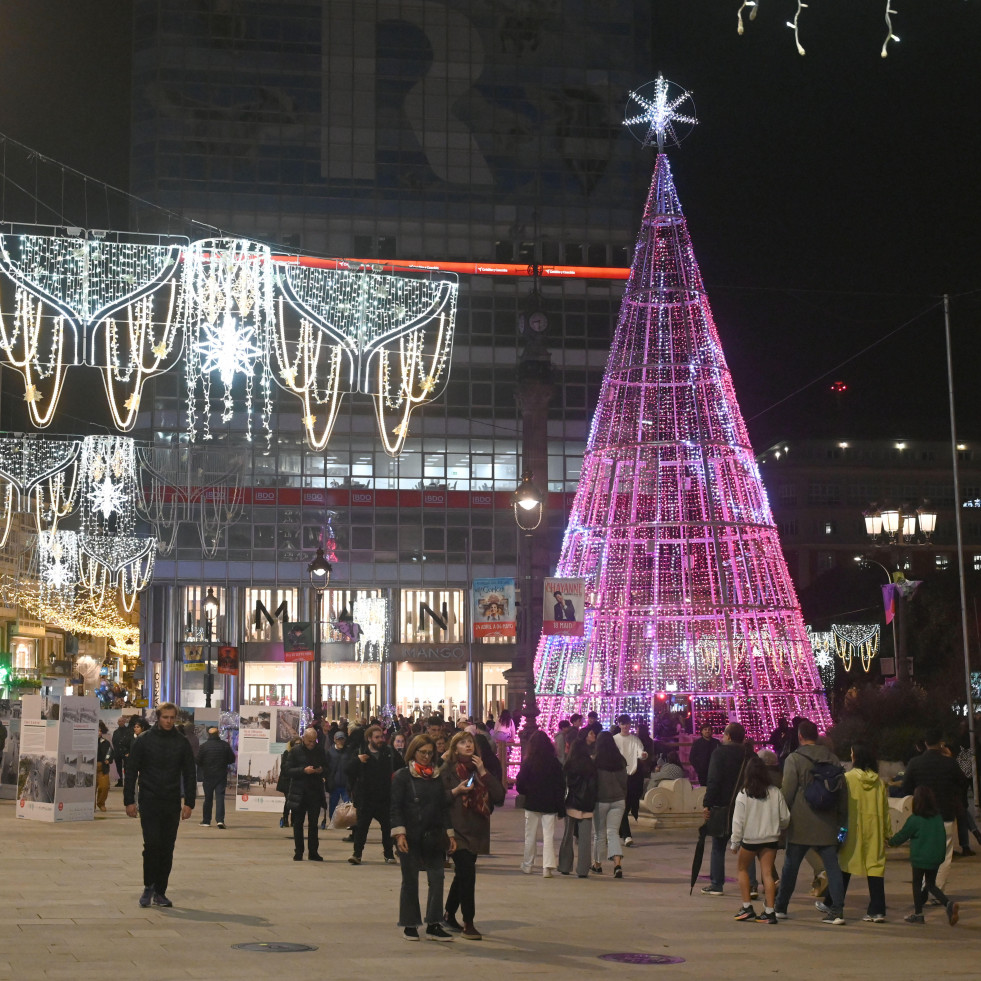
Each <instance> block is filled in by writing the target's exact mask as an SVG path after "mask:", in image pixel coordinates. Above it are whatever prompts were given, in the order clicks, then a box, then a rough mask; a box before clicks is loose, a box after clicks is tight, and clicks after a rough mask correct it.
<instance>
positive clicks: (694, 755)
mask: <svg viewBox="0 0 981 981" xmlns="http://www.w3.org/2000/svg"><path fill="white" fill-rule="evenodd" d="M721 745H722V743H720V742H719V740H718V739H716V738H715V736H713V735H712V727H711V726H710V725H704V726H702V734H701V737H700V738H698V739H696V740H695V741H694V742H693V743H692V744H691V752H690V753H689V754H688V762H689V763H691V765H692V768H693V769H694V770H695V773H696V774H697V776H698V782H699V784H701V786H703V787H706V786H708V773H709V760H711V759H712V754H713V753H714V752H715V751H716V750H717V749H718V748H719V747H720V746H721Z"/></svg>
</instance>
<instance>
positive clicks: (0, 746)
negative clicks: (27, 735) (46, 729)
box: [0, 698, 21, 800]
mask: <svg viewBox="0 0 981 981" xmlns="http://www.w3.org/2000/svg"><path fill="white" fill-rule="evenodd" d="M20 713H21V703H20V701H19V700H16V699H14V700H11V699H8V698H5V699H2V700H0V724H2V726H3V729H6V734H3V732H2V730H0V800H14V798H16V796H17V761H18V759H19V758H20Z"/></svg>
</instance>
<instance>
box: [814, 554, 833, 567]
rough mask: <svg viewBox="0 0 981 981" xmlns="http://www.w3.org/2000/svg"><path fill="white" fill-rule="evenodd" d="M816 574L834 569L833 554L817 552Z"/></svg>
mask: <svg viewBox="0 0 981 981" xmlns="http://www.w3.org/2000/svg"><path fill="white" fill-rule="evenodd" d="M817 566H818V572H827V571H828V570H829V569H833V568H834V567H835V553H834V552H818V554H817Z"/></svg>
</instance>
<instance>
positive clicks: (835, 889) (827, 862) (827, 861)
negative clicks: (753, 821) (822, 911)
mask: <svg viewBox="0 0 981 981" xmlns="http://www.w3.org/2000/svg"><path fill="white" fill-rule="evenodd" d="M809 848H813V849H814V850H815V851H816V852H817V853H818V855H820V856H821V860H822V861H823V862H824V871H825V873H826V874H827V876H828V895H829V896H830V898H831V904H830V905H831V908H832V910H834V912H836V913H838V914H840V913H841V912H842V910H843V909H844V906H845V884H844V882H843V880H842V878H841V866H840V865H839V864H838V846H837V845H798V844H797V843H796V842H794V843H791V842H787V850H786V855H785V857H784V860H783V871H782V872H781V873H780V888H779V890H778V891H777V912H779V913H786V912H787V905H788V904H789V903H790V897H791V896H792V895H793V894H794V887H795V886H796V885H797V872H798V870H799V869H800V863H801V862H803V861H804V856H805V855H806V854H807V850H808V849H809Z"/></svg>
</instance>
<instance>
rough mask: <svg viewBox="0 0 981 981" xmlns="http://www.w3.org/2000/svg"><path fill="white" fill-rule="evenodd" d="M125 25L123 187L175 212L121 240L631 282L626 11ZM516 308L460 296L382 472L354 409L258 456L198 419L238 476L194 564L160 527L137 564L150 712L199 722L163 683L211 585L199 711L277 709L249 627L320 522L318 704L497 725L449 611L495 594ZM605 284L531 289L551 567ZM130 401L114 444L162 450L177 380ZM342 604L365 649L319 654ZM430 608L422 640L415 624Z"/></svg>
mask: <svg viewBox="0 0 981 981" xmlns="http://www.w3.org/2000/svg"><path fill="white" fill-rule="evenodd" d="M135 11H136V14H135V31H134V42H133V43H134V62H133V65H134V67H133V107H134V108H133V125H132V158H131V183H132V190H133V192H134V193H135V194H136V195H138V196H139V197H141V198H144V199H145V200H147V201H149V202H152V203H153V204H154V205H155V206H157V207H162V208H165V209H168V210H169V211H170V212H171V213H172V216H173V217H172V218H169V219H168V218H166V217H164V218H162V217H161V212H160V211H158V210H155V209H150V208H136V209H135V213H134V215H133V225H134V227H139V228H147V227H151V228H152V229H153V230H154V231H172V232H180V233H183V234H188V235H190V236H191V237H192V238H206V237H211V236H213V235H214V234H215V232H214V229H215V228H218V229H223V230H226V232H225V234H228V235H235V236H241V237H246V238H251V239H258V240H263V241H267V242H269V243H270V244H272V245H273V247H274V251H280V252H283V253H304V254H311V255H320V256H329V257H349V258H356V259H365V260H373V261H375V262H377V263H384V262H385V261H387V260H388V261H390V260H397V259H401V260H450V261H495V262H505V261H506V262H519V263H527V264H528V265H529V266H530V265H532V264H534V263H540V264H556V263H557V264H569V265H594V266H605V265H613V266H626V265H629V257H630V253H631V251H632V246H633V241H634V238H635V235H636V229H637V223H638V218H639V213H640V207H641V204H642V201H643V195H644V192H645V189H646V185H647V182H648V179H649V167H650V163H651V160H650V156H649V154H647V153H646V152H644V151H641V149H640V148H639V147H638V146H637V145H636V144H635V143H633V141H632V140H631V138H630V137H629V135H628V134H626V133H625V132H623V130H622V127H621V125H620V121H621V119H622V114H623V105H624V103H625V100H626V93H627V91H628V90H629V89H630V88H631V87H633V86H636V85H638V84H640V83H642V82H644V81H646V80H647V77H648V75H649V73H650V68H649V31H650V25H649V11H648V10H647V9H646V5H642V4H636V3H632V2H619V0H611V2H607V3H602V4H597V3H589V2H585V0H583V2H547V0H542V2H536V3H509V2H503V0H467V2H463V0H452V2H442V0H404V2H397V0H367V2H358V3H354V2H348V0H330V2H327V0H296V2H287V0H276V2H268V0H267V2H249V0H235V2H232V0H207V2H204V0H203V2H200V3H195V4H186V3H181V2H178V0H137V2H136V4H135ZM178 216H182V217H178ZM187 219H194V220H195V221H197V222H200V223H202V224H201V225H198V226H192V225H190V224H189V223H188V221H187ZM209 226H210V227H209ZM531 289H532V280H531V279H528V278H524V279H514V278H503V277H492V276H470V277H462V279H461V283H460V299H459V307H458V314H457V326H456V337H455V341H454V346H453V355H452V362H451V367H450V373H449V381H448V384H447V387H446V389H445V392H443V394H442V395H440V397H439V398H438V399H436V400H435V401H434V402H432V403H430V404H429V405H427V406H425V407H424V408H422V409H421V410H420V411H418V412H417V413H416V414H415V415H414V416H413V418H412V423H411V435H410V437H409V439H408V442H407V444H406V448H405V450H404V451H403V453H402V454H401V456H399V457H398V458H392V457H390V456H388V455H387V454H386V453H385V452H384V450H383V447H382V445H381V442H380V440H379V437H378V434H377V430H376V423H375V419H374V415H373V412H372V406H371V403H370V401H369V400H368V399H366V398H364V397H361V396H358V395H354V396H348V397H347V398H346V400H345V402H344V405H343V407H342V409H341V413H340V416H339V418H338V421H337V424H336V426H335V429H334V432H333V435H332V436H331V438H330V441H329V442H328V444H327V446H326V448H325V449H324V450H323V451H322V452H313V451H311V450H309V449H308V448H307V446H306V443H305V440H304V437H303V433H302V426H301V419H300V414H299V411H298V410H297V409H296V408H295V403H293V402H287V401H286V400H285V399H281V400H280V401H279V402H278V403H277V406H276V408H277V412H276V414H275V417H274V420H273V428H274V433H275V436H274V439H273V442H272V445H271V446H269V447H267V446H266V445H265V443H264V441H261V442H256V443H252V442H249V441H248V440H246V439H245V438H244V437H245V428H244V427H245V422H244V420H242V419H239V418H238V417H236V418H233V420H232V421H231V422H230V423H229V424H227V425H218V424H214V425H213V426H212V432H213V433H214V443H215V445H217V446H220V447H223V448H224V449H226V450H227V451H228V452H229V453H231V454H233V455H237V456H238V458H239V461H240V465H241V472H242V485H243V487H244V488H245V490H246V494H247V504H246V507H245V508H244V510H243V512H242V514H241V516H240V517H239V519H238V520H237V521H235V522H234V523H233V524H232V525H231V526H230V527H228V528H227V529H225V530H224V531H223V532H222V534H221V536H220V540H219V541H217V542H216V543H214V549H213V553H214V554H213V556H211V555H209V556H208V557H204V556H203V555H202V548H201V544H200V541H199V539H198V537H197V533H196V531H195V529H193V528H191V527H185V528H182V529H181V530H180V532H179V534H178V536H177V540H176V543H175V546H174V548H173V550H172V551H171V552H170V553H169V554H166V555H161V556H160V557H159V558H158V563H157V568H156V573H155V577H154V584H153V586H152V587H151V591H150V594H149V595H148V596H147V597H146V601H145V603H144V606H145V608H146V612H145V624H146V631H145V632H146V636H147V638H148V640H149V654H150V656H151V658H155V659H156V661H155V663H156V664H157V665H158V666H157V667H156V668H155V669H154V670H155V677H156V676H159V678H160V684H161V685H163V687H164V689H166V691H167V692H171V693H175V694H176V693H177V692H178V690H179V691H180V695H181V698H182V699H183V700H184V701H185V702H187V703H189V704H195V703H197V704H202V701H201V699H202V698H203V693H202V691H201V690H200V685H201V681H200V676H199V675H194V674H193V673H191V672H181V671H177V672H176V674H174V673H173V671H174V669H173V667H172V665H173V664H174V663H175V659H176V657H177V654H178V652H179V649H180V646H181V645H182V644H184V643H189V642H194V641H195V640H200V630H201V609H200V597H201V595H202V592H201V591H202V590H203V589H205V588H207V587H208V586H209V585H210V586H212V587H214V588H215V589H216V590H217V589H220V590H222V597H223V599H222V608H221V609H222V612H221V614H220V617H219V622H217V623H216V624H215V633H214V636H215V638H216V640H221V641H222V642H227V643H230V644H235V645H237V646H239V648H240V651H241V653H242V662H243V663H242V673H241V675H240V677H239V681H238V684H237V686H235V685H230V684H226V686H225V689H224V690H223V691H221V692H218V693H216V697H218V698H219V700H221V699H224V700H225V702H227V703H228V704H225V705H224V707H227V708H234V705H233V704H231V703H232V702H234V701H235V700H236V699H240V700H249V701H263V700H265V701H268V702H270V703H274V702H276V701H278V700H282V699H287V700H296V698H297V696H298V694H299V692H298V686H299V684H300V679H299V677H298V674H297V670H296V668H295V666H294V665H292V664H287V663H286V662H285V661H284V660H283V653H282V643H281V640H282V638H281V636H280V635H278V634H277V633H276V631H277V629H278V628H277V627H276V626H275V625H269V624H268V623H266V622H265V620H264V619H263V621H262V624H261V625H260V626H258V627H257V626H256V616H255V614H256V600H257V599H260V600H261V602H262V605H263V607H264V608H265V609H266V610H268V611H269V612H273V611H274V610H275V609H276V608H277V607H278V606H279V603H280V601H281V598H285V599H286V600H287V606H288V608H289V613H290V616H291V618H295V619H303V618H304V617H306V618H309V617H313V616H315V612H314V603H315V597H314V595H313V593H312V591H311V589H310V587H309V582H308V578H307V574H306V565H307V563H308V562H309V561H310V560H311V558H312V557H313V554H314V552H315V550H316V548H317V546H318V545H319V544H321V543H322V542H323V541H324V540H325V537H327V534H328V532H327V529H328V527H329V528H330V530H331V531H332V532H333V538H334V540H335V541H336V555H337V559H338V561H337V563H335V564H334V565H333V567H332V578H331V584H330V590H328V594H326V595H325V597H324V611H323V630H324V635H323V636H324V638H325V639H326V640H328V641H334V640H336V643H334V642H331V643H326V644H325V645H324V650H325V655H324V662H325V663H324V668H323V675H322V678H321V683H322V685H323V686H324V688H323V692H322V694H323V697H324V699H325V700H326V702H328V703H329V705H330V710H331V711H337V712H340V713H341V714H348V713H356V711H360V710H361V709H363V708H365V707H369V708H371V709H374V708H375V707H377V706H379V705H383V704H394V705H396V706H397V707H399V708H402V709H403V710H406V709H407V710H409V711H411V710H413V709H414V708H416V707H417V708H418V709H419V710H420V711H425V707H426V706H427V705H431V706H432V707H438V706H439V705H440V703H442V706H443V708H444V710H445V711H447V712H453V713H455V712H456V711H458V710H460V709H461V708H462V707H465V708H467V709H468V710H469V711H473V710H474V709H476V708H478V707H480V708H483V707H486V708H488V709H492V710H497V709H499V708H500V707H501V705H502V704H503V690H504V687H505V685H506V682H505V680H504V678H503V671H504V670H505V668H507V667H508V666H509V664H510V660H511V657H512V655H513V645H509V644H477V643H470V642H469V631H470V625H469V610H468V603H467V602H466V601H465V597H466V595H467V592H466V590H467V583H468V582H469V581H470V580H471V579H472V578H481V577H497V576H513V575H514V574H515V564H516V559H517V549H518V531H517V528H516V526H515V522H514V517H513V514H512V512H511V509H510V506H509V495H510V492H511V491H512V490H513V489H514V487H515V485H516V483H517V481H518V478H519V476H520V473H521V468H522V447H521V438H520V432H521V426H520V414H519V410H518V407H517V405H516V401H515V395H516V371H517V366H518V363H519V360H520V356H521V350H522V343H521V337H520V334H519V331H518V322H519V317H520V316H521V314H522V311H523V310H524V309H525V308H526V306H527V303H528V297H529V293H530V292H531ZM620 292H621V290H620V286H619V284H618V283H616V282H612V283H611V282H609V281H603V280H588V279H574V280H561V281H557V280H555V279H548V280H543V281H542V282H541V285H540V295H541V307H542V309H543V310H544V311H545V312H546V314H547V316H548V322H549V326H548V330H547V332H546V334H545V341H546V343H547V345H548V348H549V350H550V352H551V359H552V365H553V372H554V381H555V389H554V395H553V397H552V400H551V404H550V406H549V409H548V420H547V444H548V445H547V458H548V474H547V485H548V491H549V502H548V504H549V506H548V508H547V511H546V522H547V526H548V527H547V533H546V536H547V541H548V548H549V554H550V556H552V557H553V558H552V560H551V563H552V564H553V565H554V557H557V555H558V550H559V545H560V541H561V534H562V531H563V529H564V527H565V522H566V516H567V513H568V505H569V503H570V502H571V495H572V493H573V492H574V490H575V487H576V483H577V480H578V476H579V468H580V463H581V458H582V453H583V449H584V446H585V440H586V433H587V428H588V424H589V418H590V413H591V411H592V408H593V407H594V405H595V402H596V398H597V395H598V388H599V383H600V380H601V376H602V371H603V367H604V365H605V363H606V356H607V352H608V348H609V341H610V336H611V331H612V328H613V325H614V324H615V320H616V314H617V310H618V307H619V301H620ZM147 395H148V396H149V397H148V398H146V399H145V400H144V402H143V405H144V411H143V414H142V415H141V417H140V423H139V431H138V433H137V435H139V436H141V437H142V438H144V439H152V440H153V442H154V443H155V444H156V445H158V446H166V445H170V446H174V445H178V444H180V443H181V442H182V441H184V440H187V438H188V437H187V435H186V434H187V425H186V419H185V415H184V396H185V386H184V380H183V378H182V377H181V376H180V375H179V374H171V375H163V376H160V377H157V378H155V379H152V380H151V381H150V382H149V383H148V386H147ZM536 476H537V478H538V479H539V481H540V482H541V483H542V484H543V485H544V483H545V480H544V475H536ZM335 594H336V595H335ZM357 596H361V597H362V602H366V601H367V600H368V599H369V598H372V599H379V600H381V599H384V600H385V603H384V607H385V641H384V643H383V644H382V645H381V646H380V647H377V649H375V648H373V649H372V650H373V653H366V652H365V651H364V650H361V651H358V650H356V647H357V645H354V644H351V643H350V642H347V641H345V640H342V639H340V638H335V637H334V636H333V634H332V623H336V617H337V615H338V614H340V613H341V612H342V611H344V610H345V609H346V608H347V606H346V605H347V603H348V600H350V601H351V602H352V603H353V602H354V601H355V599H356V597H357ZM262 597H267V598H268V601H267V599H265V598H262ZM427 600H431V602H429V601H427ZM270 603H271V604H273V605H270ZM444 603H445V604H446V609H447V614H448V615H447V617H446V618H445V625H444V626H440V624H439V620H440V619H444V618H442V617H439V616H437V618H436V620H435V621H434V620H433V618H432V617H428V616H427V617H424V618H420V615H419V614H420V610H423V609H424V608H429V609H432V610H434V611H436V613H437V614H439V613H440V611H441V610H442V609H443V604H444ZM338 606H339V608H337V607H338ZM378 609H380V607H379V608H378ZM365 610H367V607H366V606H365V607H364V608H363V609H362V613H361V614H360V615H361V616H362V617H363V616H366V615H367V614H366V613H365ZM347 612H351V610H350V608H347ZM371 615H372V617H373V618H374V619H377V617H378V610H377V609H374V608H373V610H372V614H371ZM420 619H423V620H424V621H425V622H424V623H422V624H421V625H420ZM468 665H469V667H468ZM477 702H480V703H481V705H480V706H477V705H476V703H477ZM342 709H344V710H345V711H343V712H342V711H341V710H342Z"/></svg>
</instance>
